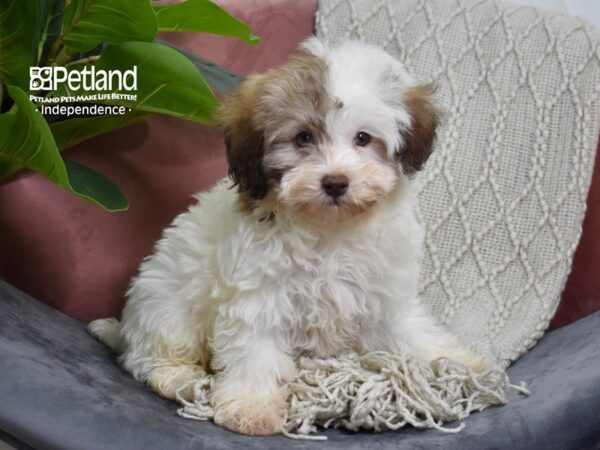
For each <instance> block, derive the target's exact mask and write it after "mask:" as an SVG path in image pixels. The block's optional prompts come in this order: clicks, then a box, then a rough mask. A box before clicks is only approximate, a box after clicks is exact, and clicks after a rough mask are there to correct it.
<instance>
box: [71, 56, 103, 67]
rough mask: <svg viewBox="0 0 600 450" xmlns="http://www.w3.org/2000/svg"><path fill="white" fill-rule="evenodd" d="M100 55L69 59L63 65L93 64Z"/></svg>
mask: <svg viewBox="0 0 600 450" xmlns="http://www.w3.org/2000/svg"><path fill="white" fill-rule="evenodd" d="M98 58H100V55H93V56H88V57H86V58H81V59H76V60H75V61H71V62H69V63H67V64H65V67H69V66H74V65H76V64H95V63H96V61H98Z"/></svg>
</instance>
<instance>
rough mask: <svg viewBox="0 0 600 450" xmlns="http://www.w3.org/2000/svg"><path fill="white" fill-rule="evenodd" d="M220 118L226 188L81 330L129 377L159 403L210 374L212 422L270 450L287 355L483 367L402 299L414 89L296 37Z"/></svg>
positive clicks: (349, 53)
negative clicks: (357, 355) (110, 352)
mask: <svg viewBox="0 0 600 450" xmlns="http://www.w3.org/2000/svg"><path fill="white" fill-rule="evenodd" d="M221 117H222V121H223V124H224V128H225V135H226V142H227V156H228V160H229V164H230V177H231V180H230V179H226V180H224V181H222V182H221V183H220V184H218V185H217V186H216V187H215V188H213V189H212V190H211V191H210V192H207V193H202V194H198V196H197V199H198V203H197V204H195V205H193V206H191V207H190V209H189V211H187V212H186V213H184V214H182V215H180V216H179V217H177V218H176V219H175V221H174V222H173V224H172V226H171V227H170V228H168V229H167V230H165V232H164V235H163V237H162V239H161V240H160V241H159V242H158V243H157V245H156V248H155V251H154V253H153V255H151V256H150V257H149V258H147V259H146V260H145V261H144V262H143V264H142V266H141V268H140V273H139V275H138V276H137V277H136V278H135V279H134V280H133V281H132V284H131V288H130V290H129V292H128V301H127V305H126V307H125V310H124V312H123V319H122V320H121V322H118V321H116V320H115V319H104V320H99V321H95V322H93V323H92V324H91V325H90V329H91V331H92V332H93V333H94V334H95V335H96V336H98V337H99V338H100V339H102V340H103V341H104V342H106V343H107V344H108V345H110V346H111V347H113V348H114V349H115V350H116V351H118V352H120V353H122V355H121V357H120V361H121V363H122V364H123V366H124V367H125V368H126V369H127V370H128V371H130V372H131V373H132V374H133V376H135V377H136V378H137V379H138V380H141V381H144V382H147V383H149V384H150V385H151V386H152V387H153V388H154V389H155V390H156V391H157V392H158V393H159V394H161V395H163V396H165V397H167V398H174V397H175V393H176V392H177V390H178V389H180V388H181V386H183V385H185V384H186V383H187V382H189V381H192V380H194V379H195V378H197V377H198V376H200V375H202V374H203V373H204V370H205V369H206V370H212V371H214V372H215V373H216V374H217V381H216V383H215V385H214V386H213V389H212V397H211V401H212V404H213V406H214V407H215V410H216V415H215V421H216V422H217V423H219V424H222V425H224V426H226V427H227V428H229V429H231V430H235V431H238V432H240V433H246V434H272V433H277V432H279V431H280V430H281V428H282V426H283V422H284V417H285V412H286V409H287V406H286V397H287V394H286V391H285V387H284V386H285V384H284V383H285V381H286V380H288V379H290V378H292V377H294V374H295V370H296V369H295V359H296V358H297V357H298V356H299V355H309V356H311V355H312V356H318V357H335V356H336V355H338V354H339V353H341V352H346V351H358V352H368V351H374V350H386V351H389V352H399V353H404V354H409V355H412V356H414V357H417V358H419V359H421V360H422V361H423V362H425V363H429V362H430V361H431V360H433V359H435V358H439V357H447V358H451V359H454V360H456V361H459V362H462V363H464V364H467V365H469V366H471V367H472V368H473V369H475V370H478V371H480V370H483V369H485V368H486V366H487V364H488V363H487V360H486V359H485V358H484V357H481V356H479V355H476V354H474V353H473V352H471V351H470V350H468V349H467V348H465V347H464V346H462V345H461V344H460V343H459V342H458V341H457V340H456V338H454V337H453V336H451V335H450V334H448V333H447V332H446V331H444V330H443V329H442V328H441V327H440V326H438V324H437V323H436V322H435V320H434V319H433V318H432V317H431V316H430V314H429V313H428V312H427V311H426V310H425V309H424V308H423V307H422V306H421V305H420V303H419V301H418V299H417V280H418V275H419V269H420V262H421V245H422V240H423V229H422V227H421V226H420V225H419V223H418V222H417V220H416V218H415V213H414V210H413V206H414V203H415V195H414V190H415V189H414V186H413V182H412V181H411V179H410V175H412V174H413V173H415V172H416V171H418V170H420V169H421V168H422V166H423V164H424V163H425V161H426V160H427V158H428V157H429V155H430V153H431V150H432V144H433V141H434V136H435V129H436V125H437V121H438V115H437V112H436V108H435V107H434V105H433V103H432V101H431V89H430V88H429V87H428V86H422V85H419V84H417V83H416V82H415V80H414V79H413V78H412V77H411V76H410V75H409V74H408V73H407V71H406V70H405V69H404V67H403V66H402V64H401V63H399V62H398V61H397V60H395V59H394V58H392V57H391V56H390V55H388V54H387V53H385V52H384V51H383V50H381V49H378V48H375V47H372V46H368V45H365V44H361V43H358V42H349V43H345V44H342V45H340V46H337V47H325V46H324V45H323V44H321V43H320V42H319V41H318V40H316V39H311V40H309V41H307V42H306V43H305V44H304V46H303V52H302V54H300V55H299V56H296V57H294V58H292V60H291V61H289V62H288V63H287V64H285V65H283V66H282V67H280V68H278V69H274V70H271V71H269V72H267V73H265V74H262V75H256V76H253V77H251V78H249V79H248V80H247V81H246V82H245V83H244V84H243V85H242V86H241V87H240V88H239V90H238V91H237V92H236V93H235V94H234V95H233V96H232V97H231V98H230V99H228V100H227V101H226V103H225V105H224V107H223V110H222V114H221ZM232 181H233V183H232ZM233 185H235V186H237V189H232V186H233Z"/></svg>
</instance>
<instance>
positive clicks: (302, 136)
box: [294, 131, 313, 147]
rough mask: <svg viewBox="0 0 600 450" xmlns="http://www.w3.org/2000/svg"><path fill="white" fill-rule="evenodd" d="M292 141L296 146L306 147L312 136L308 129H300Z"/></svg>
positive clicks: (311, 141) (311, 140)
mask: <svg viewBox="0 0 600 450" xmlns="http://www.w3.org/2000/svg"><path fill="white" fill-rule="evenodd" d="M294 142H295V143H296V145H297V146H298V147H308V146H309V145H312V143H313V137H312V135H311V134H310V133H309V132H308V131H302V132H300V133H298V134H297V135H296V137H295V138H294Z"/></svg>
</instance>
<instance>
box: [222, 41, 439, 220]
mask: <svg viewBox="0 0 600 450" xmlns="http://www.w3.org/2000/svg"><path fill="white" fill-rule="evenodd" d="M304 47H305V52H304V53H303V54H301V55H299V56H297V57H295V58H293V59H292V60H291V61H290V62H288V63H287V64H285V65H284V66H282V67H280V68H278V69H275V70H272V71H269V72H267V73H266V74H263V75H259V76H255V77H252V78H250V79H248V80H247V81H246V82H245V83H244V84H243V85H242V86H241V87H240V89H239V90H238V92H237V93H236V94H235V95H234V96H233V97H232V98H230V99H229V100H228V101H227V102H226V103H225V105H224V108H223V110H222V120H223V123H224V126H225V134H226V143H227V155H228V160H229V165H230V175H231V177H232V178H233V180H234V181H235V182H236V183H237V185H238V186H239V189H240V191H241V192H242V193H244V194H246V195H247V196H248V197H250V198H251V199H253V200H260V199H262V198H264V197H265V196H267V194H268V193H269V192H273V193H274V194H275V195H274V196H275V198H276V199H277V201H278V202H279V203H280V204H282V205H285V206H287V207H290V208H293V209H294V210H296V211H298V212H301V213H302V214H304V215H305V216H307V217H309V218H311V219H313V220H317V221H322V222H331V221H335V222H340V221H344V220H348V219H351V218H353V217H355V216H357V215H358V214H360V213H362V212H364V211H366V210H367V209H369V208H370V207H371V206H372V205H374V204H376V203H377V202H380V201H381V200H382V199H384V198H385V197H386V196H387V195H388V194H389V193H390V192H391V191H392V190H393V189H394V187H395V186H396V185H397V184H398V183H401V182H402V181H403V180H404V179H406V177H407V176H408V175H411V174H412V173H414V172H415V171H417V170H419V169H420V168H421V167H422V165H423V163H424V162H425V160H426V159H427V158H428V156H429V154H430V153H431V147H432V143H433V139H434V136H435V128H436V125H437V112H436V110H435V108H434V107H433V105H432V104H431V102H430V99H429V97H430V94H431V92H430V91H431V90H430V89H429V87H427V86H418V85H416V84H415V83H414V81H413V80H412V78H411V77H410V76H409V75H408V74H407V73H406V71H405V70H404V68H403V66H402V65H401V64H400V63H399V62H398V61H396V60H395V59H393V58H392V57H391V56H389V55H388V54H387V53H385V52H384V51H382V50H380V49H378V48H375V47H372V46H367V45H364V44H359V43H348V44H345V45H343V46H341V47H338V48H334V49H327V48H325V47H324V46H323V45H322V44H321V43H320V42H319V41H317V40H315V39H311V40H309V41H308V42H307V43H306V44H305V46H304Z"/></svg>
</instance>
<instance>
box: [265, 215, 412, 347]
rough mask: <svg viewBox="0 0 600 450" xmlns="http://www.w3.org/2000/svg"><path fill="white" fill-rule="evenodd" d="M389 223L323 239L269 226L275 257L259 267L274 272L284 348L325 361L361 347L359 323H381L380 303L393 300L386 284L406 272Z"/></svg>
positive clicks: (361, 328)
mask: <svg viewBox="0 0 600 450" xmlns="http://www.w3.org/2000/svg"><path fill="white" fill-rule="evenodd" d="M275 220H277V219H275ZM394 225H395V224H394V222H393V221H391V222H388V223H385V224H377V225H375V226H368V227H365V229H360V228H359V229H358V230H353V231H352V232H347V233H337V234H336V233H330V234H326V235H320V234H314V233H311V232H309V231H306V230H302V229H299V228H298V227H297V226H295V227H291V228H289V229H287V228H286V225H285V224H283V225H281V224H278V225H275V229H274V230H273V235H272V237H271V239H270V243H271V245H274V243H277V244H279V245H275V246H279V248H280V249H281V253H279V254H277V255H276V257H274V258H273V259H272V260H271V261H269V262H267V260H268V258H266V259H264V260H263V264H268V263H270V264H272V266H273V267H274V268H275V270H274V273H273V275H274V278H273V280H272V282H273V285H274V286H273V292H275V293H276V294H275V295H276V296H277V298H276V299H275V302H277V307H276V309H277V310H278V312H279V314H280V318H279V319H280V321H281V325H282V329H284V330H286V339H287V340H288V342H287V344H288V346H289V348H290V350H292V351H293V352H294V353H296V354H310V355H316V356H320V357H327V356H331V355H335V354H339V353H340V352H342V351H346V350H351V349H357V348H361V347H362V344H361V342H360V341H361V339H362V334H363V327H364V325H365V324H369V325H372V324H374V323H377V322H379V321H381V319H382V317H381V316H382V302H386V301H388V302H389V301H393V299H392V298H391V297H393V296H390V295H389V294H390V293H389V290H387V288H388V287H389V283H390V280H392V283H394V282H395V281H394V275H395V274H396V273H397V272H398V271H402V269H406V268H405V267H403V262H402V260H403V259H404V258H403V257H402V256H403V255H402V253H403V252H402V249H399V248H398V245H399V244H400V245H402V244H401V242H400V243H399V242H398V241H397V240H396V242H393V238H392V236H391V235H390V233H391V232H392V231H393V228H394ZM405 250H406V251H407V252H408V253H409V254H410V253H412V249H411V248H408V249H405ZM268 253H271V252H268ZM276 253H277V252H273V255H274V256H275V254H276ZM411 283H412V281H411ZM406 288H407V289H408V291H410V290H412V289H413V288H412V287H411V286H406Z"/></svg>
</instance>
